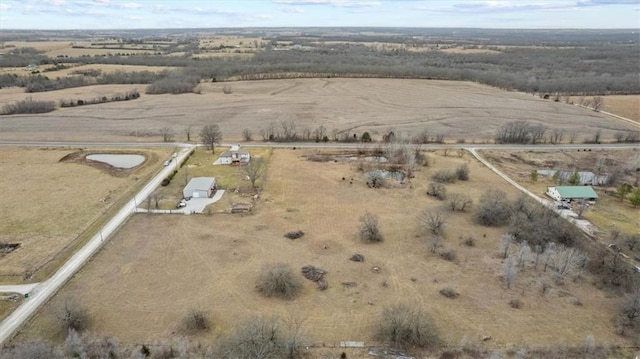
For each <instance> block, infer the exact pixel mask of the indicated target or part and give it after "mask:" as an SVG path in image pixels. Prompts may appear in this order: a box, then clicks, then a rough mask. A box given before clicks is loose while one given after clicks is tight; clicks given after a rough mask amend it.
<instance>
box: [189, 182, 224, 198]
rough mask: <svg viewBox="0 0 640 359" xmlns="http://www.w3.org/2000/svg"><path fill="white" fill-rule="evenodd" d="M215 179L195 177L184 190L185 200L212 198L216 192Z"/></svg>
mask: <svg viewBox="0 0 640 359" xmlns="http://www.w3.org/2000/svg"><path fill="white" fill-rule="evenodd" d="M216 189H217V188H216V179H215V178H214V177H194V178H192V179H191V181H189V183H187V186H186V187H185V188H184V189H183V190H182V196H183V197H184V198H210V197H211V196H212V195H213V194H214V193H215V192H216Z"/></svg>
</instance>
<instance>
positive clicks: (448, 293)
mask: <svg viewBox="0 0 640 359" xmlns="http://www.w3.org/2000/svg"><path fill="white" fill-rule="evenodd" d="M440 294H442V295H443V296H445V297H447V298H450V299H454V298H458V296H460V293H458V291H457V290H455V288H451V287H446V288H442V289H440Z"/></svg>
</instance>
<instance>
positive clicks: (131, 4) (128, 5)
mask: <svg viewBox="0 0 640 359" xmlns="http://www.w3.org/2000/svg"><path fill="white" fill-rule="evenodd" d="M123 6H124V7H125V8H127V9H139V8H141V7H142V5H140V4H138V3H135V2H128V3H126V4H124V5H123Z"/></svg>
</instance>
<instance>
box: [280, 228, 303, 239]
mask: <svg viewBox="0 0 640 359" xmlns="http://www.w3.org/2000/svg"><path fill="white" fill-rule="evenodd" d="M284 236H285V237H287V238H289V239H298V238H302V236H304V232H303V231H301V230H297V231H292V232H287V233H285V235H284Z"/></svg>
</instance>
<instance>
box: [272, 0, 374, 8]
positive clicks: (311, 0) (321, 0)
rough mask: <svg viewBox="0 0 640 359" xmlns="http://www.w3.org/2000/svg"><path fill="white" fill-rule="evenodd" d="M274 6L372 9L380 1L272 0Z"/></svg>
mask: <svg viewBox="0 0 640 359" xmlns="http://www.w3.org/2000/svg"><path fill="white" fill-rule="evenodd" d="M274 2H275V3H276V4H286V5H300V6H305V5H325V6H333V7H351V8H355V7H373V6H380V5H382V3H381V2H380V1H358V0H274Z"/></svg>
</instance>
